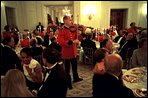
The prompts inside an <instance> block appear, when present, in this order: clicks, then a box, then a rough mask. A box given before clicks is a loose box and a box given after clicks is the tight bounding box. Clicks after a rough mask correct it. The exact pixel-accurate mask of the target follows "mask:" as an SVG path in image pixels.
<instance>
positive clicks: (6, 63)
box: [1, 46, 23, 75]
mask: <svg viewBox="0 0 148 98" xmlns="http://www.w3.org/2000/svg"><path fill="white" fill-rule="evenodd" d="M15 67H16V68H17V69H20V70H21V71H22V70H23V68H22V66H21V60H20V59H19V57H18V56H17V54H16V53H15V51H14V50H12V49H11V48H9V47H7V46H4V47H1V75H5V74H6V73H7V71H8V70H9V69H13V68H15Z"/></svg>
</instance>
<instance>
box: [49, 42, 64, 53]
mask: <svg viewBox="0 0 148 98" xmlns="http://www.w3.org/2000/svg"><path fill="white" fill-rule="evenodd" d="M48 47H51V48H54V49H56V50H58V51H59V52H61V50H62V47H61V46H60V45H59V44H58V43H56V42H52V43H51V44H50V45H49V46H48Z"/></svg>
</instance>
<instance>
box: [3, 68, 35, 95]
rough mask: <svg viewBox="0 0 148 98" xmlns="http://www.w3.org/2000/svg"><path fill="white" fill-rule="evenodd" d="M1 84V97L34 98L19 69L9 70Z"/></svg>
mask: <svg viewBox="0 0 148 98" xmlns="http://www.w3.org/2000/svg"><path fill="white" fill-rule="evenodd" d="M1 82H2V85H1V97H34V95H33V94H32V93H31V92H30V91H29V89H28V87H27V86H26V80H25V77H24V74H23V73H22V72H21V71H20V70H18V69H10V70H8V72H7V73H6V75H5V77H4V78H3V80H2V81H1Z"/></svg>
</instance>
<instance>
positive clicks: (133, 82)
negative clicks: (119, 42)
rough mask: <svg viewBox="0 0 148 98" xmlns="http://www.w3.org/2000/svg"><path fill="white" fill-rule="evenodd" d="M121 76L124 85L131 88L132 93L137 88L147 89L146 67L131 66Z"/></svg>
mask: <svg viewBox="0 0 148 98" xmlns="http://www.w3.org/2000/svg"><path fill="white" fill-rule="evenodd" d="M122 78H123V83H124V85H125V86H126V87H128V88H130V89H131V90H133V92H134V94H136V90H137V89H145V90H147V68H145V67H137V68H132V69H130V70H128V71H126V72H125V73H124V74H123V77H122ZM136 96H138V95H137V94H136ZM138 97H142V96H138Z"/></svg>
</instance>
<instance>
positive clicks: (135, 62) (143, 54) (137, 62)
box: [131, 38, 147, 67]
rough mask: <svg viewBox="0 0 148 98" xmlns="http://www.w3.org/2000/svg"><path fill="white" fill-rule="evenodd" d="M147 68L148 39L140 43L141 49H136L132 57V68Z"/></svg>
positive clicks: (141, 40) (143, 39)
mask: <svg viewBox="0 0 148 98" xmlns="http://www.w3.org/2000/svg"><path fill="white" fill-rule="evenodd" d="M141 66H147V38H142V39H140V41H139V48H138V49H135V50H134V52H133V55H132V57H131V67H141Z"/></svg>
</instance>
